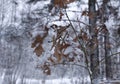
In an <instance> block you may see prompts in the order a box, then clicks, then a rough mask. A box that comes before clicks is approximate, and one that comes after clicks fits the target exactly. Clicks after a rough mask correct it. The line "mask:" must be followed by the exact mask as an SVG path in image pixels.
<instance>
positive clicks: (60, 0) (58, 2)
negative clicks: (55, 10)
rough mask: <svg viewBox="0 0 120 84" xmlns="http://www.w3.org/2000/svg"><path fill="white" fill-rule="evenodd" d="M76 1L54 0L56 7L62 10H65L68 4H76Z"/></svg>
mask: <svg viewBox="0 0 120 84" xmlns="http://www.w3.org/2000/svg"><path fill="white" fill-rule="evenodd" d="M74 1H75V0H54V6H59V7H60V8H64V7H65V5H66V4H69V3H71V2H74Z"/></svg>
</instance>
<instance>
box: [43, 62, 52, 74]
mask: <svg viewBox="0 0 120 84" xmlns="http://www.w3.org/2000/svg"><path fill="white" fill-rule="evenodd" d="M42 68H43V73H45V74H47V75H50V74H51V69H50V68H49V66H48V65H46V64H44V65H43V66H42Z"/></svg>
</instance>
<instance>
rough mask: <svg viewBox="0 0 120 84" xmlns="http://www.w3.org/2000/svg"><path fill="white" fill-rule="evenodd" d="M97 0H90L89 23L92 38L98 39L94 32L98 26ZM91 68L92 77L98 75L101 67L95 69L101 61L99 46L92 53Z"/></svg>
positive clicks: (92, 44)
mask: <svg viewBox="0 0 120 84" xmlns="http://www.w3.org/2000/svg"><path fill="white" fill-rule="evenodd" d="M95 3H96V0H89V3H88V4H89V24H90V29H89V32H90V35H91V40H92V41H93V40H94V39H96V40H97V35H96V34H95V33H94V32H95V28H96V14H95V12H96V7H95ZM91 46H94V43H93V42H91ZM90 62H91V63H90V68H91V72H92V79H94V78H96V77H98V74H99V69H95V66H96V64H98V63H99V55H98V47H96V49H95V50H94V51H93V52H92V51H91V53H90Z"/></svg>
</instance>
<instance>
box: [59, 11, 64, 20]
mask: <svg viewBox="0 0 120 84" xmlns="http://www.w3.org/2000/svg"><path fill="white" fill-rule="evenodd" d="M62 16H64V14H63V13H62V12H60V16H59V20H61V19H62Z"/></svg>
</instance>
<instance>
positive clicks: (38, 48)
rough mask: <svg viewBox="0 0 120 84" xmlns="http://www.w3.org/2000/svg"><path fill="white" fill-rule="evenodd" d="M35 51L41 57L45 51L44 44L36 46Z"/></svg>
mask: <svg viewBox="0 0 120 84" xmlns="http://www.w3.org/2000/svg"><path fill="white" fill-rule="evenodd" d="M34 52H35V53H36V55H37V56H38V57H39V56H40V55H41V54H42V52H44V49H43V47H42V45H40V44H39V45H38V47H36V48H35V50H34Z"/></svg>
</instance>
